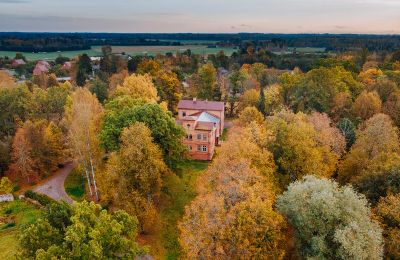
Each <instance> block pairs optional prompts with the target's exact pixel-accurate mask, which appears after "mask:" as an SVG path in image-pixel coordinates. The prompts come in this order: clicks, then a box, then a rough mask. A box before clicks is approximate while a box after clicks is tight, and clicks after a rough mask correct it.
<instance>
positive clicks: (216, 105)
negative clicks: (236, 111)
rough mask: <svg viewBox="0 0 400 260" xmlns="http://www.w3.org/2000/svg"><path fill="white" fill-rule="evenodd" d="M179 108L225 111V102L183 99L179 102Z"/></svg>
mask: <svg viewBox="0 0 400 260" xmlns="http://www.w3.org/2000/svg"><path fill="white" fill-rule="evenodd" d="M178 109H195V110H214V111H224V109H225V104H224V102H217V101H207V100H196V99H194V100H181V101H179V103H178Z"/></svg>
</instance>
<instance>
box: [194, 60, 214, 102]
mask: <svg viewBox="0 0 400 260" xmlns="http://www.w3.org/2000/svg"><path fill="white" fill-rule="evenodd" d="M197 74H198V81H197V82H196V92H197V97H198V98H200V99H208V100H218V99H219V98H218V95H219V94H218V92H219V91H218V89H217V70H216V69H215V68H214V65H212V63H207V64H204V65H203V66H201V67H200V68H199V70H198V71H197Z"/></svg>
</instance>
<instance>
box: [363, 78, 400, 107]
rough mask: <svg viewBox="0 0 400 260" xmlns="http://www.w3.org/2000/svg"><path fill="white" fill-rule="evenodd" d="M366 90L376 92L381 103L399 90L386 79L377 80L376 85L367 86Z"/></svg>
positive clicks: (393, 83)
mask: <svg viewBox="0 0 400 260" xmlns="http://www.w3.org/2000/svg"><path fill="white" fill-rule="evenodd" d="M367 89H368V90H369V91H376V93H378V95H379V97H380V99H381V100H382V102H383V103H384V102H386V100H387V99H388V98H389V96H390V94H392V93H393V92H394V91H397V90H399V89H398V87H397V85H396V83H395V82H393V81H391V80H389V79H387V78H379V79H378V80H377V81H376V83H374V84H372V85H370V86H368V87H367Z"/></svg>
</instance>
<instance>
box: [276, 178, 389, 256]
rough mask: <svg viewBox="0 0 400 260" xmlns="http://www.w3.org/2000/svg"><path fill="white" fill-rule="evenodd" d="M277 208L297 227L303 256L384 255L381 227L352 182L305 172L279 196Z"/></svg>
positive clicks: (299, 248) (300, 253)
mask: <svg viewBox="0 0 400 260" xmlns="http://www.w3.org/2000/svg"><path fill="white" fill-rule="evenodd" d="M299 198H301V199H299ZM277 208H278V210H279V211H280V212H282V214H283V215H285V216H286V217H287V219H288V221H289V223H290V224H291V225H292V226H293V227H294V228H295V236H296V242H297V244H298V253H299V255H300V256H301V257H304V258H319V259H381V258H382V255H383V244H382V242H383V241H382V230H381V228H380V227H379V225H378V223H377V222H375V221H374V220H372V216H371V210H370V208H369V207H368V202H367V200H366V199H365V197H363V196H362V195H359V194H358V193H356V192H355V191H354V190H353V189H352V188H351V187H350V186H344V187H339V185H338V184H337V183H336V182H334V181H332V180H328V179H318V178H316V177H314V176H306V177H305V178H303V179H301V180H298V181H296V182H294V183H292V184H290V185H289V187H288V189H287V191H286V192H284V193H283V194H282V195H280V196H279V197H278V199H277Z"/></svg>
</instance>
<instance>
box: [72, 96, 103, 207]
mask: <svg viewBox="0 0 400 260" xmlns="http://www.w3.org/2000/svg"><path fill="white" fill-rule="evenodd" d="M102 114H103V108H102V106H101V104H100V103H99V101H98V99H97V98H96V96H95V95H93V94H92V93H90V92H89V90H87V89H77V90H76V91H75V92H73V93H72V94H71V96H70V97H69V100H68V104H67V109H66V118H65V119H66V123H67V126H68V139H69V145H70V147H71V149H72V154H73V155H74V157H75V158H76V159H77V160H78V161H79V163H80V164H81V165H82V166H83V168H84V169H85V174H86V179H87V181H88V186H89V192H90V195H91V196H93V193H94V195H95V196H96V199H97V200H98V199H99V194H98V191H97V185H96V174H95V172H96V166H97V162H98V160H99V158H101V150H100V148H99V142H98V139H97V135H98V133H99V130H100V120H101V117H102ZM92 186H93V187H92ZM93 190H94V191H93Z"/></svg>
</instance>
